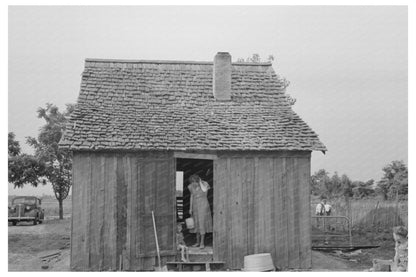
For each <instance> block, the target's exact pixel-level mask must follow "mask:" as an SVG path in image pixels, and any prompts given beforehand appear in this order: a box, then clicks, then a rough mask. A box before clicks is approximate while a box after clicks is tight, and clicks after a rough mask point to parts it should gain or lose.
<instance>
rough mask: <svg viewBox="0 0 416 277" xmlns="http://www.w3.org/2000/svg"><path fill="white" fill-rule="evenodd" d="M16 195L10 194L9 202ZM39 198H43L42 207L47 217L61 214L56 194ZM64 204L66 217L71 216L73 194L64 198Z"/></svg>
mask: <svg viewBox="0 0 416 277" xmlns="http://www.w3.org/2000/svg"><path fill="white" fill-rule="evenodd" d="M14 197H15V196H14V195H9V203H10V202H11V200H12V199H13V198H14ZM39 198H40V199H42V208H43V209H44V210H45V216H46V217H47V218H55V217H58V216H59V204H58V201H57V200H56V199H55V197H54V196H40V197H39ZM63 205H64V217H69V216H71V211H72V200H71V196H68V198H67V199H65V200H64V203H63Z"/></svg>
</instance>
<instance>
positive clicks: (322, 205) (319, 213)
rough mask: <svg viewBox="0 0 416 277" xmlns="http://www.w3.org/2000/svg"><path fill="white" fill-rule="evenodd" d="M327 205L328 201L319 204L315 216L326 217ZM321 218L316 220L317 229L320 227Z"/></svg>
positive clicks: (323, 200) (324, 200)
mask: <svg viewBox="0 0 416 277" xmlns="http://www.w3.org/2000/svg"><path fill="white" fill-rule="evenodd" d="M325 204H326V199H321V202H319V203H318V205H316V209H315V215H316V216H323V215H325ZM319 222H320V220H319V218H317V219H316V227H319Z"/></svg>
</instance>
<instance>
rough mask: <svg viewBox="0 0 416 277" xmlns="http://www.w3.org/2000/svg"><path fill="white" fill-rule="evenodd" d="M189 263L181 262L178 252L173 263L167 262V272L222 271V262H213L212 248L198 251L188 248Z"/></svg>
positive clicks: (194, 248)
mask: <svg viewBox="0 0 416 277" xmlns="http://www.w3.org/2000/svg"><path fill="white" fill-rule="evenodd" d="M188 249H189V262H183V261H181V254H180V252H178V254H177V255H176V261H175V262H167V263H166V265H167V268H168V271H223V270H224V262H222V261H214V258H213V254H212V247H206V248H205V249H202V250H201V249H198V248H196V247H189V248H188Z"/></svg>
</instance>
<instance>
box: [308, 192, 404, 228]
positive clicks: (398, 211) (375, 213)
mask: <svg viewBox="0 0 416 277" xmlns="http://www.w3.org/2000/svg"><path fill="white" fill-rule="evenodd" d="M328 202H329V204H331V206H332V213H331V215H334V216H347V217H349V218H350V219H351V224H352V227H353V228H354V229H382V230H384V229H389V228H392V227H394V226H397V225H404V226H406V227H407V226H408V209H407V201H402V202H396V201H380V200H376V199H369V200H351V201H349V202H348V201H345V200H336V201H328ZM317 204H318V203H317V202H313V203H312V205H311V214H312V215H314V214H315V208H316V205H317Z"/></svg>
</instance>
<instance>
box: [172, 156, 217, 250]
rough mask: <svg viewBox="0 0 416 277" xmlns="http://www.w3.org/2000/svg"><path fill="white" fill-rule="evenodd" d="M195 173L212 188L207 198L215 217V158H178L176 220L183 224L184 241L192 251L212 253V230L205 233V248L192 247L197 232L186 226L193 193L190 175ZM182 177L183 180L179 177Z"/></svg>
mask: <svg viewBox="0 0 416 277" xmlns="http://www.w3.org/2000/svg"><path fill="white" fill-rule="evenodd" d="M193 174H196V175H198V176H199V177H200V178H201V179H202V180H203V181H206V182H208V184H209V185H210V187H211V188H210V189H209V190H208V193H207V200H208V203H209V208H210V216H211V220H213V219H212V217H213V211H214V209H213V203H214V201H213V191H214V189H215V188H214V184H213V179H214V172H213V160H210V159H195V158H177V159H176V202H177V203H176V214H177V217H176V220H177V223H179V224H182V226H183V228H182V234H183V237H184V241H185V243H186V245H187V246H188V247H190V251H191V253H199V252H201V253H210V254H212V242H213V238H212V234H213V233H212V232H209V233H207V234H206V235H205V249H203V250H199V249H198V248H194V247H191V246H192V245H193V244H195V242H196V234H195V233H193V232H192V230H188V229H187V228H186V224H185V219H186V218H189V217H190V216H191V215H190V214H189V207H190V198H191V193H190V191H189V190H188V185H189V177H190V176H191V175H193ZM179 176H180V177H181V180H179V179H178V177H179Z"/></svg>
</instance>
